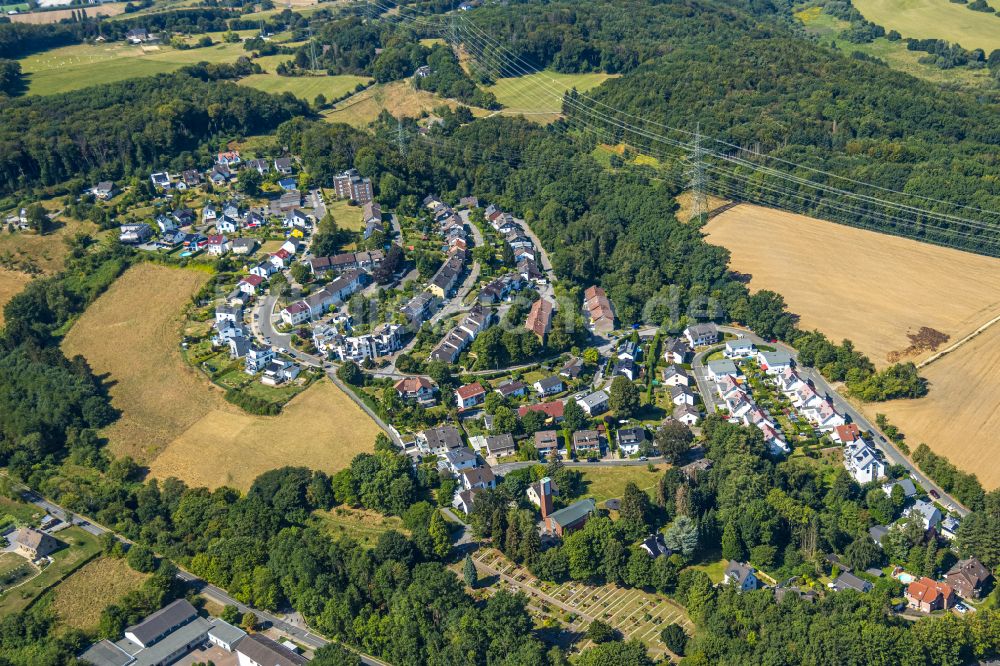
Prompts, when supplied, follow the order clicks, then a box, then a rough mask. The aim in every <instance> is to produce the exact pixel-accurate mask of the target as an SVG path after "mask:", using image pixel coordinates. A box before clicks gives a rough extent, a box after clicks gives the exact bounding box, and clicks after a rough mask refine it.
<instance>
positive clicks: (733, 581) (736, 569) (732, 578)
mask: <svg viewBox="0 0 1000 666" xmlns="http://www.w3.org/2000/svg"><path fill="white" fill-rule="evenodd" d="M722 583H723V585H732V586H734V587H736V589H738V590H739V591H740V592H749V591H751V590H756V589H757V588H758V587H759V586H760V581H758V580H757V572H756V570H755V569H754V568H753V567H752V566H750V565H749V564H747V563H746V562H737V561H735V560H730V561H729V564H728V565H726V570H725V572H724V573H723V576H722Z"/></svg>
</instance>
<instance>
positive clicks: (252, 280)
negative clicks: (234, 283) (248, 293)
mask: <svg viewBox="0 0 1000 666" xmlns="http://www.w3.org/2000/svg"><path fill="white" fill-rule="evenodd" d="M263 281H264V278H262V277H261V276H259V275H247V276H246V277H244V278H243V279H242V280H240V282H246V283H247V284H251V285H253V286H255V287H259V286H260V283H261V282H263Z"/></svg>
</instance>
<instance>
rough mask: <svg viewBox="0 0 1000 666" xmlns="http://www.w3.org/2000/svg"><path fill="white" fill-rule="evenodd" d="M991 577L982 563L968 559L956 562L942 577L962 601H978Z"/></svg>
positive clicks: (972, 558)
mask: <svg viewBox="0 0 1000 666" xmlns="http://www.w3.org/2000/svg"><path fill="white" fill-rule="evenodd" d="M992 577H993V575H992V574H991V573H990V570H989V569H987V568H986V567H984V566H983V563H982V562H980V561H979V560H977V559H976V558H974V557H970V558H969V559H966V560H959V561H958V562H956V563H955V566H953V567H952V568H951V569H949V570H948V573H946V574H945V575H944V580H945V582H946V583H948V585H950V586H951V587H952V588H954V590H955V592H957V593H958V594H959V596H961V597H963V598H964V599H979V598H980V596H981V595H982V591H983V586H984V585H985V584H986V583H987V582H988V581H989V580H990V578H992Z"/></svg>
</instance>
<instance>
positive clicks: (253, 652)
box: [236, 634, 309, 666]
mask: <svg viewBox="0 0 1000 666" xmlns="http://www.w3.org/2000/svg"><path fill="white" fill-rule="evenodd" d="M236 651H237V652H239V653H240V654H243V655H245V656H247V657H249V658H250V659H252V660H253V661H254V662H256V663H258V664H261V665H262V666H299V665H300V664H307V663H309V660H308V659H306V658H305V657H303V656H302V655H300V654H298V653H296V652H292V651H291V650H289V649H288V648H286V647H285V646H284V645H281V644H279V643H276V642H274V641H272V640H271V639H270V638H268V637H267V636H262V635H260V634H250V635H249V636H247V637H246V638H244V639H243V640H241V641H240V643H239V645H237V646H236Z"/></svg>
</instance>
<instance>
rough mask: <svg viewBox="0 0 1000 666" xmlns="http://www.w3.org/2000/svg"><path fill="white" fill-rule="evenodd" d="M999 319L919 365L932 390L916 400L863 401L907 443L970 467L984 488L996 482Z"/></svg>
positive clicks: (999, 475) (999, 469)
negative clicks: (882, 417)
mask: <svg viewBox="0 0 1000 666" xmlns="http://www.w3.org/2000/svg"><path fill="white" fill-rule="evenodd" d="M998 349H1000V324H997V325H994V326H991V327H990V328H988V329H986V331H984V332H983V333H982V334H981V335H979V336H977V337H975V338H973V339H972V340H970V341H969V342H968V343H966V344H964V345H962V346H961V347H959V348H958V349H956V350H955V351H953V352H951V353H949V354H946V355H945V356H942V357H941V358H940V359H938V360H936V361H934V362H933V363H930V364H928V365H926V366H925V367H923V368H922V369H921V370H920V374H921V375H923V376H924V377H926V378H927V380H928V381H929V382H930V392H929V393H928V395H927V396H926V397H924V398H920V399H918V400H894V401H892V402H884V403H879V404H873V405H867V406H865V412H866V415H868V416H870V417H871V418H872V419H873V420H874V418H875V414H876V412H881V413H883V414H885V415H886V416H888V417H889V421H890V422H891V423H892V424H893V425H895V426H897V427H898V428H899V429H900V430H902V431H903V433H904V434H905V435H906V441H907V442H908V443H909V445H910V448H911V449H915V448H917V446H918V445H920V444H921V443H925V444H927V446H929V447H931V449H932V450H933V451H934V452H935V453H938V454H940V455H943V456H945V457H947V458H948V460H950V461H951V462H953V463H955V464H956V465H958V467H960V468H961V469H963V470H965V471H967V472H973V473H975V474H976V475H977V476H978V477H979V480H980V482H982V484H983V487H984V488H986V489H987V490H992V489H993V488H997V487H1000V465H997V464H996V462H995V461H996V460H997V457H998V455H1000V436H998V435H997V433H1000V353H998V352H997V350H998Z"/></svg>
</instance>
